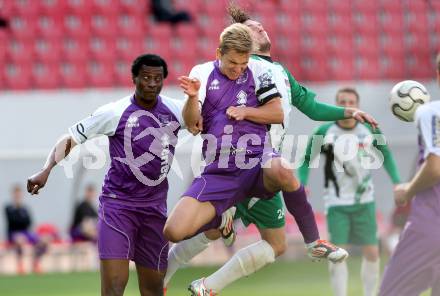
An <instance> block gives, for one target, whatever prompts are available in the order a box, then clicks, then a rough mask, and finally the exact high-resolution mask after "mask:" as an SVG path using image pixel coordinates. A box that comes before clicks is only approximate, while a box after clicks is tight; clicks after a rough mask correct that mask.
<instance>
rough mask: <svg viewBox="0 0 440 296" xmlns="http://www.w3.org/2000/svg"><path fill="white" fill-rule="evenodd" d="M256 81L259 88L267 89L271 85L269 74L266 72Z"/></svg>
mask: <svg viewBox="0 0 440 296" xmlns="http://www.w3.org/2000/svg"><path fill="white" fill-rule="evenodd" d="M258 80H260V87H261V88H263V87H268V86H269V85H271V84H272V75H271V73H269V72H266V73H264V74H262V75H260V76H258Z"/></svg>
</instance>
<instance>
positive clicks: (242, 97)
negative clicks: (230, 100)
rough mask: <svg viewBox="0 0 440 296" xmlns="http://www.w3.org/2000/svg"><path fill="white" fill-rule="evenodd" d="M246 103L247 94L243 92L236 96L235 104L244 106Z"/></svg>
mask: <svg viewBox="0 0 440 296" xmlns="http://www.w3.org/2000/svg"><path fill="white" fill-rule="evenodd" d="M246 103H247V93H246V92H245V91H243V90H240V92H239V93H238V94H237V104H238V105H246Z"/></svg>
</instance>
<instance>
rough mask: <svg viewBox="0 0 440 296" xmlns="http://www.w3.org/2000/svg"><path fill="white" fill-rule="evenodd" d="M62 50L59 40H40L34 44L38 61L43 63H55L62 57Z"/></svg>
mask: <svg viewBox="0 0 440 296" xmlns="http://www.w3.org/2000/svg"><path fill="white" fill-rule="evenodd" d="M61 48H62V44H61V43H60V42H59V40H58V39H57V38H53V39H45V38H38V39H36V40H35V42H34V49H33V52H35V57H36V58H37V60H39V61H41V62H43V63H55V62H58V61H59V59H60V57H61ZM63 57H64V56H63Z"/></svg>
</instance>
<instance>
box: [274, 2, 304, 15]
mask: <svg viewBox="0 0 440 296" xmlns="http://www.w3.org/2000/svg"><path fill="white" fill-rule="evenodd" d="M278 2H279V6H280V8H279V10H280V12H283V13H286V14H287V15H290V16H291V17H296V16H297V15H299V12H300V11H301V9H300V1H291V0H279V1H278Z"/></svg>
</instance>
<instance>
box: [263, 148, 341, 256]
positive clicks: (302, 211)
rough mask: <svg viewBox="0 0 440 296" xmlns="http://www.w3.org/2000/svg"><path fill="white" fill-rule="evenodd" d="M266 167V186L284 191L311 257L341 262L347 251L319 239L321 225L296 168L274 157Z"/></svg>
mask: <svg viewBox="0 0 440 296" xmlns="http://www.w3.org/2000/svg"><path fill="white" fill-rule="evenodd" d="M269 161H270V164H269V165H266V166H265V167H264V169H263V172H264V173H263V182H264V187H265V188H266V189H267V190H269V191H273V192H276V191H279V190H281V191H282V192H283V198H284V203H285V205H286V208H287V210H288V211H289V213H290V214H292V216H293V217H294V218H295V221H296V223H297V224H298V227H299V229H300V231H301V234H302V235H303V237H304V241H305V243H306V246H307V248H308V251H309V256H310V257H311V258H312V259H316V260H319V259H322V258H326V259H328V260H330V261H332V262H341V261H343V260H345V259H346V258H347V257H348V253H347V251H345V250H344V249H341V248H338V247H336V246H334V245H332V244H330V243H329V242H327V241H325V240H320V239H319V231H318V226H317V225H316V221H315V215H314V213H313V209H312V206H311V205H310V203H309V202H308V200H307V195H306V193H305V190H304V187H303V186H302V185H301V184H300V183H299V181H298V179H297V178H296V177H295V175H294V173H293V170H292V169H289V166H288V164H287V163H283V162H285V160H283V159H282V158H280V157H278V158H272V159H271V160H269Z"/></svg>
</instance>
